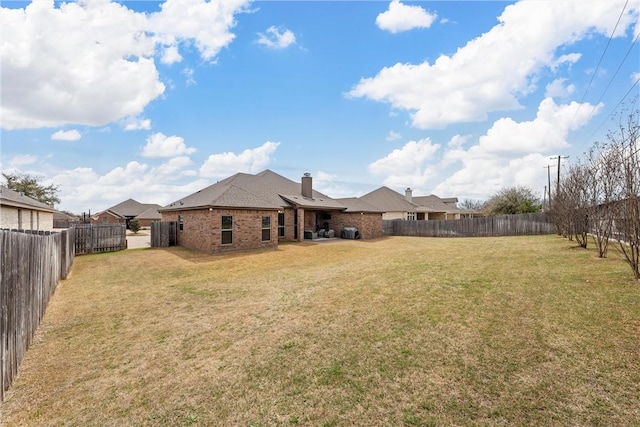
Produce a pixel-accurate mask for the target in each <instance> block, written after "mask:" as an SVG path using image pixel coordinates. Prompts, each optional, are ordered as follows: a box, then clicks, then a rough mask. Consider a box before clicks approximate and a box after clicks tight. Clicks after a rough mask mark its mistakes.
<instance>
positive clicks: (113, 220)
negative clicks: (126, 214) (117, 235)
mask: <svg viewBox="0 0 640 427" xmlns="http://www.w3.org/2000/svg"><path fill="white" fill-rule="evenodd" d="M89 222H90V223H91V224H125V223H126V222H127V220H126V219H124V218H118V217H116V216H114V215H112V214H110V213H108V212H102V213H101V214H100V215H97V216H93V217H91V218H89Z"/></svg>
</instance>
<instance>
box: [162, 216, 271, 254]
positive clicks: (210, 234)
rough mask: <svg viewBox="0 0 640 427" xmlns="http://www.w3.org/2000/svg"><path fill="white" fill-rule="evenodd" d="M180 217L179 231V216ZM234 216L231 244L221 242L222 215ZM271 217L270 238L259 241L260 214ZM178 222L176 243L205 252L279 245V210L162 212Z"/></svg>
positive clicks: (260, 228)
mask: <svg viewBox="0 0 640 427" xmlns="http://www.w3.org/2000/svg"><path fill="white" fill-rule="evenodd" d="M180 216H181V217H182V230H180V221H179V217H180ZM223 216H231V217H232V218H233V228H232V243H231V244H224V245H223V244H222V230H221V227H222V217H223ZM263 216H268V217H269V218H271V227H270V230H271V236H270V237H271V238H270V239H269V240H268V241H264V242H263V241H262V217H263ZM162 220H163V221H177V222H178V245H180V246H184V247H187V248H190V249H195V250H198V251H201V252H206V253H222V252H230V251H237V250H246V249H260V248H269V247H276V246H277V245H278V212H277V211H273V210H243V209H211V210H209V209H193V210H185V211H171V212H163V213H162Z"/></svg>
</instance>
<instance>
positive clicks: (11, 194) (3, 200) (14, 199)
mask: <svg viewBox="0 0 640 427" xmlns="http://www.w3.org/2000/svg"><path fill="white" fill-rule="evenodd" d="M0 205H6V206H15V207H18V208H27V209H34V210H39V211H47V212H54V209H53V207H51V206H49V205H47V204H46V203H42V202H39V201H37V200H35V199H32V198H31V197H29V196H25V195H24V194H22V193H18V192H17V191H13V190H10V189H9V188H7V187H5V186H4V185H0Z"/></svg>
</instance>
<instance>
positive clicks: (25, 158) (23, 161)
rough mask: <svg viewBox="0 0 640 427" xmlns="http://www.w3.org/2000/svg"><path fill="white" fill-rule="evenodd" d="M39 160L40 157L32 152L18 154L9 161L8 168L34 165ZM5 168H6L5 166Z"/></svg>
mask: <svg viewBox="0 0 640 427" xmlns="http://www.w3.org/2000/svg"><path fill="white" fill-rule="evenodd" d="M37 161H38V158H37V157H36V156H34V155H32V154H18V155H17V156H14V157H12V158H11V159H9V161H8V162H7V165H8V168H7V169H14V168H20V167H21V166H28V165H32V164H34V163H35V162H37ZM3 169H4V168H3Z"/></svg>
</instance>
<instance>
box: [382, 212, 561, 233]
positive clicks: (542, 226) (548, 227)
mask: <svg viewBox="0 0 640 427" xmlns="http://www.w3.org/2000/svg"><path fill="white" fill-rule="evenodd" d="M383 232H384V234H385V235H388V236H417V237H499V236H529V235H538V234H553V233H555V232H556V228H555V226H554V225H553V223H552V222H551V219H550V218H549V216H548V215H547V214H545V213H529V214H519V215H499V216H490V217H482V218H465V219H450V220H439V221H433V220H418V221H405V220H385V221H383Z"/></svg>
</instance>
